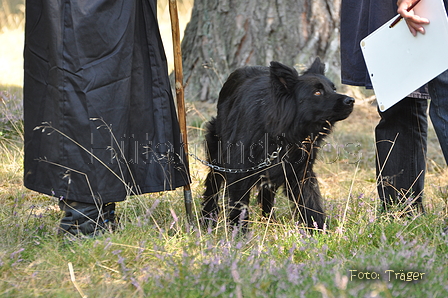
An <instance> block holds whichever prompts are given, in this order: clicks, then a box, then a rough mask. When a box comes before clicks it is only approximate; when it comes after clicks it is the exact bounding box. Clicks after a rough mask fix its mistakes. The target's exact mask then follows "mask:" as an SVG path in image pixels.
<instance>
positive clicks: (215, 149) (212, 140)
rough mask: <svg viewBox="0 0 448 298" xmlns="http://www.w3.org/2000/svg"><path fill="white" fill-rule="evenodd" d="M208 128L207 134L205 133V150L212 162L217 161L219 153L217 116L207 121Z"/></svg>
mask: <svg viewBox="0 0 448 298" xmlns="http://www.w3.org/2000/svg"><path fill="white" fill-rule="evenodd" d="M206 129H207V134H206V135H205V141H206V148H205V150H206V155H207V160H208V161H209V162H211V163H217V162H218V154H219V136H218V135H217V133H216V118H212V120H210V121H209V122H208V123H207V127H206Z"/></svg>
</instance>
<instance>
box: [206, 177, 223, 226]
mask: <svg viewBox="0 0 448 298" xmlns="http://www.w3.org/2000/svg"><path fill="white" fill-rule="evenodd" d="M223 182H224V177H223V176H222V174H220V173H216V172H214V171H213V170H210V172H209V173H208V175H207V178H206V179H205V191H204V193H203V195H202V198H203V202H202V219H201V221H202V224H203V225H205V226H210V225H211V226H214V225H215V224H216V222H217V221H218V214H219V211H220V208H219V203H218V198H219V191H220V190H221V188H222V184H223Z"/></svg>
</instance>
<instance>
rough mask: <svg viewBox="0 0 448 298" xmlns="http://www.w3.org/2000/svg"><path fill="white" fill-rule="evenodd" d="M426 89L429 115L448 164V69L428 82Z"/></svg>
mask: <svg viewBox="0 0 448 298" xmlns="http://www.w3.org/2000/svg"><path fill="white" fill-rule="evenodd" d="M428 91H429V95H430V96H431V104H430V106H429V116H430V117H431V121H432V124H433V125H434V130H435V131H436V134H437V138H438V139H439V143H440V147H441V148H442V152H443V156H444V157H445V162H446V163H447V164H448V71H445V72H443V73H442V74H441V75H439V76H438V77H436V78H435V79H434V80H432V81H431V82H429V84H428Z"/></svg>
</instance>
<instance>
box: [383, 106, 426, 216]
mask: <svg viewBox="0 0 448 298" xmlns="http://www.w3.org/2000/svg"><path fill="white" fill-rule="evenodd" d="M427 107H428V102H427V100H426V99H416V98H410V97H407V98H404V99H403V100H402V101H400V102H398V103H397V104H396V105H394V106H392V107H391V108H389V109H388V110H386V111H384V112H379V114H380V116H381V120H380V122H379V123H378V125H377V126H376V128H375V140H376V150H377V155H376V172H377V178H378V185H377V188H378V194H379V196H380V199H381V200H382V203H383V208H384V210H387V208H388V207H389V205H390V204H392V203H394V204H398V203H405V202H408V203H410V202H412V205H413V206H415V207H417V208H418V210H419V211H422V212H423V206H422V204H421V202H422V197H423V188H424V181H425V170H426V148H427V146H426V145H427V142H426V141H427V131H428V120H427Z"/></svg>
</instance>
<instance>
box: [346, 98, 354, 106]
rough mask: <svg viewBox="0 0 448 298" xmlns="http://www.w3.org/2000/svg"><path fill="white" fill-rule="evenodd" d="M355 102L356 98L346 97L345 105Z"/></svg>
mask: <svg viewBox="0 0 448 298" xmlns="http://www.w3.org/2000/svg"><path fill="white" fill-rule="evenodd" d="M353 103H355V99H354V98H353V97H346V98H344V104H345V105H352V104H353Z"/></svg>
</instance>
